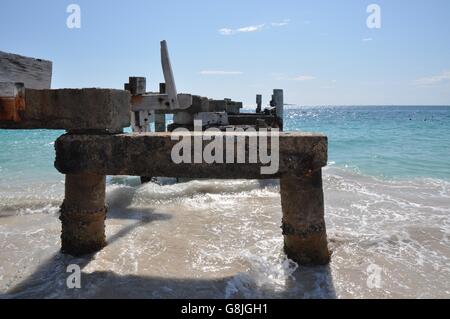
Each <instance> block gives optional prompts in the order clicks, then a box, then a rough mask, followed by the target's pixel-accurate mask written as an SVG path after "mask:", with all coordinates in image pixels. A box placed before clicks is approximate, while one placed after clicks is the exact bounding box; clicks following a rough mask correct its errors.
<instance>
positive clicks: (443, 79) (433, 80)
mask: <svg viewBox="0 0 450 319" xmlns="http://www.w3.org/2000/svg"><path fill="white" fill-rule="evenodd" d="M414 83H415V84H416V85H418V86H434V85H439V84H443V83H450V71H444V72H442V73H441V74H438V75H433V76H429V77H424V78H420V79H417V80H416V81H414Z"/></svg>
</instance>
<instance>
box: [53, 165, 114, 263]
mask: <svg viewBox="0 0 450 319" xmlns="http://www.w3.org/2000/svg"><path fill="white" fill-rule="evenodd" d="M105 184H106V176H104V175H94V174H82V175H66V188H65V198H64V202H63V204H62V206H61V216H60V220H61V222H62V233H61V244H62V248H61V250H62V252H63V253H66V254H70V255H73V256H81V255H85V254H90V253H94V252H97V251H99V250H100V249H102V248H103V247H104V246H105V245H106V239H105V218H106V211H107V209H106V206H105V191H106V190H105V188H106V185H105Z"/></svg>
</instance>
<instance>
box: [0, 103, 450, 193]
mask: <svg viewBox="0 0 450 319" xmlns="http://www.w3.org/2000/svg"><path fill="white" fill-rule="evenodd" d="M285 127H286V130H290V131H313V132H322V133H325V134H326V135H327V136H328V138H329V162H330V164H331V165H336V166H338V167H343V168H347V169H351V170H356V171H357V172H360V173H362V174H365V175H371V176H376V177H380V178H387V179H408V178H415V177H430V178H438V179H444V180H449V179H450V107H420V106H399V107H398V106H383V107H309V108H295V109H287V110H286V112H285ZM62 133H63V132H62V131H45V130H36V131H13V130H3V131H2V130H0V176H1V179H2V182H1V183H2V184H3V183H5V182H6V183H11V184H17V183H18V184H21V183H27V182H29V181H30V180H32V181H36V180H47V179H55V178H60V176H59V174H58V173H57V172H56V170H55V169H54V168H53V161H54V149H53V142H54V140H55V139H56V138H57V137H58V136H59V135H61V134H62ZM3 185H4V184H3Z"/></svg>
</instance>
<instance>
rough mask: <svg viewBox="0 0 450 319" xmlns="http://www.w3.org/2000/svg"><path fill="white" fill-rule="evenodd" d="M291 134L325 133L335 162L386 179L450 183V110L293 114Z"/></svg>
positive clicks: (302, 111)
mask: <svg viewBox="0 0 450 319" xmlns="http://www.w3.org/2000/svg"><path fill="white" fill-rule="evenodd" d="M285 125H286V129H287V130H301V131H314V132H322V133H325V134H326V135H327V136H328V139H329V160H330V161H331V162H332V163H335V165H337V166H340V167H347V168H351V169H356V170H357V171H359V172H361V173H363V174H368V175H372V176H377V177H383V178H401V179H406V178H414V177H431V178H439V179H446V180H448V179H450V107H420V106H399V107H398V106H383V107H324V108H317V107H316V108H302V109H292V110H288V111H287V114H286V119H285Z"/></svg>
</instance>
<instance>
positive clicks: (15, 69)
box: [0, 51, 52, 90]
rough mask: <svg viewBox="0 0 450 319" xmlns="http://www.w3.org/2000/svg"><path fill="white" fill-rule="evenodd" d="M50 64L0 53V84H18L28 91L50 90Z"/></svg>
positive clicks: (44, 61)
mask: <svg viewBox="0 0 450 319" xmlns="http://www.w3.org/2000/svg"><path fill="white" fill-rule="evenodd" d="M51 81H52V62H51V61H46V60H41V59H34V58H29V57H25V56H21V55H17V54H11V53H6V52H2V51H0V82H20V83H23V84H25V88H29V89H38V90H42V89H50V85H51Z"/></svg>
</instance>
